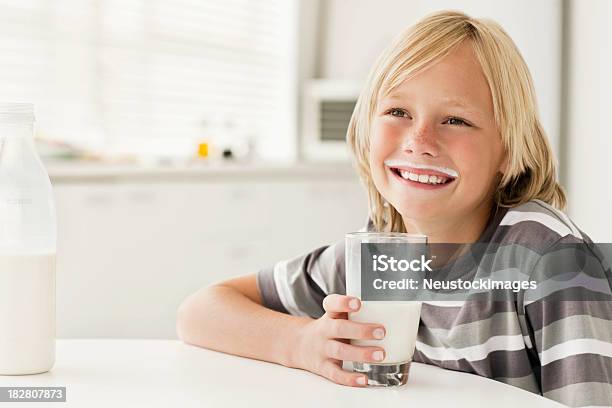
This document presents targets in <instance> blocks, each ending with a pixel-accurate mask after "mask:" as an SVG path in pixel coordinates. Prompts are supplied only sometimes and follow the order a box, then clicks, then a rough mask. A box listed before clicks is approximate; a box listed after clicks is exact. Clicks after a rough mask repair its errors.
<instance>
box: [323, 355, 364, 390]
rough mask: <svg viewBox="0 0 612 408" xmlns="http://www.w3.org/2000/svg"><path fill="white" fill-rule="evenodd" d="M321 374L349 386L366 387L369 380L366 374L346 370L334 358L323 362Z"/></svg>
mask: <svg viewBox="0 0 612 408" xmlns="http://www.w3.org/2000/svg"><path fill="white" fill-rule="evenodd" d="M320 374H321V375H322V376H323V377H325V378H327V379H329V380H330V381H333V382H335V383H336V384H341V385H347V386H349V387H365V386H366V384H367V382H368V380H367V378H366V376H365V375H363V374H359V373H351V372H348V371H344V370H343V369H342V367H341V366H340V364H339V363H338V362H336V361H333V360H326V361H324V362H323V364H322V365H321V373H320Z"/></svg>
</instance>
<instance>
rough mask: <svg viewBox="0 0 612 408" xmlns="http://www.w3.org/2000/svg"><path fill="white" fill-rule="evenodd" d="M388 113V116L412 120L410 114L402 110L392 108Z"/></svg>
mask: <svg viewBox="0 0 612 408" xmlns="http://www.w3.org/2000/svg"><path fill="white" fill-rule="evenodd" d="M386 113H387V115H391V116H395V117H396V118H410V116H409V115H408V112H406V111H405V110H403V109H401V108H391V109H389V110H388V111H387V112H386Z"/></svg>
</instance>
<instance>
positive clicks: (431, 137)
mask: <svg viewBox="0 0 612 408" xmlns="http://www.w3.org/2000/svg"><path fill="white" fill-rule="evenodd" d="M402 150H403V151H404V152H406V153H409V154H414V155H417V156H421V155H423V156H430V157H437V156H438V150H439V148H438V143H437V141H436V135H435V131H434V129H433V126H432V125H430V124H428V123H425V122H423V123H417V124H416V126H412V127H411V128H408V129H406V134H405V135H404V141H403V143H402Z"/></svg>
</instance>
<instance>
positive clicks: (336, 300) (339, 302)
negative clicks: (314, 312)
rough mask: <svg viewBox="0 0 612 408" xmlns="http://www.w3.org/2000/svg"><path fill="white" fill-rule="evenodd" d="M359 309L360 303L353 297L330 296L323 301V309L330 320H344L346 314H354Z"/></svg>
mask: <svg viewBox="0 0 612 408" xmlns="http://www.w3.org/2000/svg"><path fill="white" fill-rule="evenodd" d="M360 307H361V301H360V300H359V299H357V298H356V297H353V296H344V295H338V294H332V295H328V296H326V297H325V299H323V309H325V311H326V312H327V313H328V314H329V315H330V317H331V318H332V319H338V318H346V317H345V316H346V313H348V312H356V311H357V310H359V308H360ZM339 314H342V315H339Z"/></svg>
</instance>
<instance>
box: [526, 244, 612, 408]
mask: <svg viewBox="0 0 612 408" xmlns="http://www.w3.org/2000/svg"><path fill="white" fill-rule="evenodd" d="M593 245H594V244H592V243H584V242H579V243H575V242H574V243H572V242H569V241H568V240H567V239H563V238H562V239H560V240H559V241H557V243H555V244H554V245H552V246H551V248H549V250H547V251H546V252H545V253H544V254H543V255H542V256H541V257H540V259H539V260H538V262H537V263H536V264H535V266H534V268H533V273H532V275H531V276H532V279H534V280H536V281H537V282H538V289H537V290H533V291H531V293H526V295H525V301H524V309H523V310H524V313H525V316H526V319H527V321H528V324H529V327H530V330H529V337H530V338H531V340H532V341H533V347H534V349H535V350H534V351H535V352H536V353H537V355H535V356H534V358H535V359H537V360H538V363H539V367H538V368H539V372H536V376H537V377H538V379H539V382H540V388H541V392H542V395H544V396H545V397H548V398H550V399H553V400H556V401H558V402H560V403H562V404H565V405H569V406H572V407H583V406H612V301H611V300H610V299H612V297H611V294H612V288H611V286H612V285H611V283H610V282H611V281H610V276H611V275H610V267H609V265H608V264H607V262H606V260H605V258H603V257H602V256H601V253H600V252H598V251H597V248H596V247H594V246H593Z"/></svg>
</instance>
